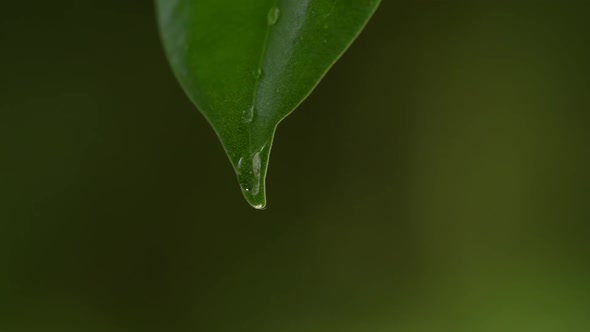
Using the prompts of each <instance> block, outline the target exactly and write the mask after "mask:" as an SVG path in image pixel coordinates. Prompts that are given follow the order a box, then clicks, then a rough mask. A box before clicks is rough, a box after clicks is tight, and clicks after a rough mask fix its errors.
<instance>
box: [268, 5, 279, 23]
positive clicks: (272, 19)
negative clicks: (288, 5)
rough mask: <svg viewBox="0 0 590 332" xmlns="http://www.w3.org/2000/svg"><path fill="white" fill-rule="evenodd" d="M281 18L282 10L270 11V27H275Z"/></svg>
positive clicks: (276, 8) (274, 9) (273, 9)
mask: <svg viewBox="0 0 590 332" xmlns="http://www.w3.org/2000/svg"><path fill="white" fill-rule="evenodd" d="M279 16H281V10H280V9H279V8H278V7H273V8H271V9H270V10H269V11H268V16H267V22H268V25H274V24H275V23H277V21H278V20H279Z"/></svg>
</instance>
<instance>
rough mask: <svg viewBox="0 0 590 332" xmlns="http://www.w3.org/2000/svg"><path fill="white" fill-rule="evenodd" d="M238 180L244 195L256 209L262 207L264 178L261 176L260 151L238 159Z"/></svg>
mask: <svg viewBox="0 0 590 332" xmlns="http://www.w3.org/2000/svg"><path fill="white" fill-rule="evenodd" d="M236 171H237V174H238V181H239V182H240V186H241V187H242V193H243V194H244V197H245V198H246V200H247V201H248V203H250V205H252V207H254V208H256V209H264V207H265V206H266V198H265V195H264V183H263V181H264V178H263V177H262V160H261V158H260V152H256V153H253V154H252V155H251V156H247V157H242V158H241V159H240V160H239V161H238V168H237V170H236Z"/></svg>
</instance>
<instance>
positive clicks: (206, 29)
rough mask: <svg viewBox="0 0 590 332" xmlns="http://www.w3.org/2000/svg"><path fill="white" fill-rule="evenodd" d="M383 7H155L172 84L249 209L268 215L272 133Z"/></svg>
mask: <svg viewBox="0 0 590 332" xmlns="http://www.w3.org/2000/svg"><path fill="white" fill-rule="evenodd" d="M379 3H380V0H156V7H157V12H158V20H159V24H160V31H161V35H162V40H163V43H164V47H165V49H166V53H167V55H168V59H169V61H170V62H171V64H172V68H173V70H174V72H175V75H176V77H177V78H178V80H179V81H180V83H181V85H182V87H183V88H184V89H185V91H186V92H187V94H188V96H189V97H190V99H191V100H192V101H193V103H194V104H195V105H196V106H197V108H198V109H199V110H200V111H201V112H202V113H203V114H204V116H205V117H206V118H207V120H208V121H209V123H210V124H211V126H213V128H214V129H215V132H216V133H217V136H218V137H219V139H220V140H221V142H222V144H223V146H224V148H225V151H226V153H227V155H228V157H229V159H230V161H231V163H232V165H233V166H234V169H235V171H236V173H237V175H238V180H239V182H240V185H241V187H242V192H243V194H244V196H245V198H246V200H247V201H248V202H249V203H250V204H251V205H252V206H253V207H255V208H259V209H262V208H264V207H265V205H266V196H265V177H266V170H267V167H268V160H269V154H270V150H271V145H272V141H273V136H274V132H275V129H276V127H277V125H278V123H279V122H280V121H281V120H282V119H284V118H285V117H286V116H287V115H288V114H289V113H290V112H292V111H293V110H294V109H295V108H296V107H297V106H298V105H299V104H300V103H301V102H302V101H303V100H304V99H305V98H306V97H307V96H308V95H309V94H310V93H311V91H312V90H313V89H314V87H315V86H316V85H317V84H318V82H319V81H320V79H321V78H322V77H323V76H324V75H325V73H326V72H327V71H328V69H329V68H330V67H331V66H332V65H333V64H334V62H335V61H336V60H337V59H338V58H339V57H340V56H341V55H342V53H343V52H344V51H345V50H346V49H347V48H348V46H349V45H350V44H351V43H352V41H353V40H354V39H355V38H356V37H357V36H358V34H359V33H360V31H361V30H362V29H363V27H364V26H365V24H366V23H367V21H368V20H369V18H370V17H371V15H372V14H373V12H374V11H375V10H376V8H377V6H378V5H379Z"/></svg>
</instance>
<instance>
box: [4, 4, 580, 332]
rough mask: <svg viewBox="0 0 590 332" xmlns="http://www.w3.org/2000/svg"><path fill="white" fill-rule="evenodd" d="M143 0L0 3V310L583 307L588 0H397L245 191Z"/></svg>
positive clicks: (216, 320) (315, 326)
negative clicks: (257, 182) (255, 191)
mask: <svg viewBox="0 0 590 332" xmlns="http://www.w3.org/2000/svg"><path fill="white" fill-rule="evenodd" d="M153 11H154V9H153V4H152V3H151V1H147V0H127V1H119V0H101V1H98V0H61V1H44V0H34V1H33V0H32V1H8V2H5V3H3V4H2V9H0V331H2V332H20V331H23V332H25V331H26V332H31V331H33V332H37V331H40V332H41V331H43V332H45V331H60V332H61V331H64V332H69V331H100V332H102V331H125V332H140V331H179V332H184V331H208V332H213V331H219V332H236V331H256V332H266V331H268V332H270V331H272V332H276V331H285V332H302V331H305V332H316V331H317V332H324V331H338V332H348V331H350V332H365V331H370V332H388V331H403V332H405V331H408V332H418V331H420V332H422V331H459V332H461V331H466V332H467V331H469V332H479V331H535V332H539V331H551V332H555V331H589V330H590V265H589V264H590V244H589V240H588V238H589V235H590V233H589V232H590V227H589V226H588V223H589V222H590V175H589V170H590V155H589V154H590V148H589V145H590V135H589V132H588V127H589V125H590V122H589V121H590V116H589V112H590V90H589V89H590V21H589V20H588V17H589V15H590V5H589V4H588V2H585V1H561V2H560V1H515V2H507V1H481V2H473V1H433V0H420V1H391V0H384V1H383V4H382V6H381V8H380V9H379V11H378V13H377V14H376V15H375V17H374V19H373V20H372V21H371V22H370V24H369V26H368V27H367V29H366V30H365V32H364V33H363V34H362V35H361V37H360V38H359V39H358V41H357V42H356V43H355V44H354V45H353V46H352V48H351V49H350V51H349V52H348V53H347V54H346V55H345V56H344V57H343V58H342V59H341V61H339V62H338V63H337V64H336V66H335V67H334V68H333V69H332V70H331V71H330V73H329V74H328V75H327V77H326V78H325V80H324V81H323V82H322V83H321V84H320V86H319V87H318V88H317V90H316V91H315V92H314V93H313V94H312V96H311V97H310V98H309V99H308V100H307V101H306V102H305V103H304V104H303V105H302V106H301V107H300V109H298V110H297V111H296V112H294V113H293V114H292V115H291V116H290V117H289V118H288V119H286V120H285V121H284V122H283V123H282V124H281V126H280V127H279V130H278V135H277V137H276V140H275V145H274V150H273V154H272V160H271V164H270V169H269V177H268V181H267V182H268V188H269V206H268V209H267V210H266V211H262V212H261V211H255V210H254V209H252V208H250V207H249V206H248V204H247V203H246V202H245V201H244V199H243V198H242V194H241V192H240V190H239V187H238V184H237V181H236V179H235V175H234V173H233V170H232V168H231V166H230V164H229V162H228V161H227V158H226V156H225V154H224V152H223V150H222V148H221V145H220V144H219V143H218V141H217V138H216V136H215V134H214V132H213V130H212V129H210V128H209V126H208V124H207V123H206V121H205V120H204V118H203V117H202V116H201V115H200V114H199V113H198V111H197V110H196V109H195V108H194V107H193V106H192V105H191V104H190V103H189V101H188V100H187V98H186V97H185V96H184V94H183V92H182V91H181V89H180V87H179V86H178V84H177V83H176V81H175V79H174V77H173V75H172V73H171V71H170V69H169V67H168V64H167V62H166V60H165V57H164V55H163V51H162V49H161V46H160V42H159V39H158V33H157V30H156V24H155V19H154V12H153Z"/></svg>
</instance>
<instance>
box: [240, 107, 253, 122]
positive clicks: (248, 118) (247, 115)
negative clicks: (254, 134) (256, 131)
mask: <svg viewBox="0 0 590 332" xmlns="http://www.w3.org/2000/svg"><path fill="white" fill-rule="evenodd" d="M242 115H243V118H244V121H245V122H247V123H250V122H252V121H253V120H254V106H251V107H250V108H247V109H245V110H244V112H242Z"/></svg>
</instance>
